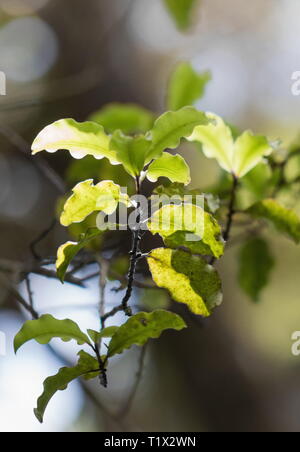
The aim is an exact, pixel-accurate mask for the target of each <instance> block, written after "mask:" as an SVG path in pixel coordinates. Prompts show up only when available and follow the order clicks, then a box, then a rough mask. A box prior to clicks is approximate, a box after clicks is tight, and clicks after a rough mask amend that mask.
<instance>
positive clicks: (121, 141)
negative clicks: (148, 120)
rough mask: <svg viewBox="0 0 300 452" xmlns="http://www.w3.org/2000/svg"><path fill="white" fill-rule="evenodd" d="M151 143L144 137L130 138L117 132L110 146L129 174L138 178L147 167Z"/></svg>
mask: <svg viewBox="0 0 300 452" xmlns="http://www.w3.org/2000/svg"><path fill="white" fill-rule="evenodd" d="M150 144H151V143H150V142H149V141H148V140H147V139H146V138H145V137H144V136H137V137H129V136H126V135H123V133H122V132H121V131H120V130H117V131H116V132H115V133H114V134H113V136H112V139H111V143H110V146H111V148H112V149H114V150H115V151H116V153H117V158H118V160H119V162H121V163H122V165H123V166H124V168H125V170H126V171H127V173H128V174H130V175H131V176H133V177H135V176H138V175H139V174H140V173H141V171H142V170H143V168H144V166H145V161H146V156H147V153H148V150H149V147H150Z"/></svg>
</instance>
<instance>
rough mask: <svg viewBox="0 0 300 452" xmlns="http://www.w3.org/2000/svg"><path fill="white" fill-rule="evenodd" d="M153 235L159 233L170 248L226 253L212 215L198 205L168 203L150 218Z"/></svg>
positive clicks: (149, 222)
mask: <svg viewBox="0 0 300 452" xmlns="http://www.w3.org/2000/svg"><path fill="white" fill-rule="evenodd" d="M148 228H149V230H150V231H151V232H152V234H159V235H160V236H161V237H162V238H163V240H164V242H165V244H166V245H167V246H168V247H170V248H179V247H185V248H188V249H190V250H191V251H192V252H194V253H197V254H204V255H213V256H215V257H216V258H219V257H221V256H222V255H223V253H224V240H223V238H222V235H221V228H220V226H219V224H218V223H217V221H216V220H215V219H214V217H213V216H212V215H210V214H209V213H207V212H205V211H204V210H203V209H202V208H201V207H200V206H197V205H195V204H187V203H185V204H180V205H171V204H169V205H166V206H163V207H162V208H161V209H159V210H157V211H156V212H155V213H154V214H153V215H152V217H151V218H150V220H149V221H148Z"/></svg>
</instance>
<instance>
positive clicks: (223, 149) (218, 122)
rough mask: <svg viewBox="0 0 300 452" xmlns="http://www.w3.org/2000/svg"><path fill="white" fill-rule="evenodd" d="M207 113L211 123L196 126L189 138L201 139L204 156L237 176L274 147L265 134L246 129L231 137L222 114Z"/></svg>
mask: <svg viewBox="0 0 300 452" xmlns="http://www.w3.org/2000/svg"><path fill="white" fill-rule="evenodd" d="M207 116H208V117H209V118H210V119H211V120H214V123H211V124H209V125H207V126H198V127H196V128H195V130H194V132H193V134H192V135H191V136H190V137H188V140H189V141H197V142H200V143H202V148H203V152H204V154H205V155H206V157H208V158H215V159H216V160H217V161H218V163H219V165H220V166H221V168H223V169H224V170H225V171H228V172H229V173H232V174H234V175H235V176H236V177H238V178H241V177H243V176H245V175H246V174H247V173H248V172H249V171H251V170H252V169H253V168H254V167H255V166H256V165H257V164H258V163H260V162H261V161H262V159H263V157H265V156H268V155H270V154H271V152H272V151H273V148H272V146H271V145H270V143H269V142H268V140H267V139H266V138H265V137H264V136H259V135H253V134H252V133H251V132H249V131H246V132H244V133H243V134H242V135H240V136H239V137H238V138H237V139H236V140H235V141H234V139H233V137H232V133H231V129H230V127H228V126H227V125H226V124H225V123H224V121H223V119H222V118H220V117H219V116H217V115H215V114H213V113H207Z"/></svg>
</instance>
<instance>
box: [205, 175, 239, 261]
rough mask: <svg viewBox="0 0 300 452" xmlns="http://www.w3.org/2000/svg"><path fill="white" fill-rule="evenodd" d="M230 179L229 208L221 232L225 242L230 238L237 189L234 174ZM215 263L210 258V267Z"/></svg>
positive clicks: (214, 259) (236, 180)
mask: <svg viewBox="0 0 300 452" xmlns="http://www.w3.org/2000/svg"><path fill="white" fill-rule="evenodd" d="M232 178H233V183H232V188H231V194H230V201H229V206H228V213H227V222H226V225H225V229H224V232H223V239H224V240H225V242H228V240H229V238H230V233H231V227H232V223H233V217H234V214H235V208H234V207H235V200H236V190H237V187H238V178H237V177H236V176H235V175H234V174H233V175H232ZM215 261H216V258H215V257H212V258H211V259H210V261H209V263H210V265H213V264H214V263H215Z"/></svg>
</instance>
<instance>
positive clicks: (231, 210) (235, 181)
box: [223, 175, 238, 242]
mask: <svg viewBox="0 0 300 452" xmlns="http://www.w3.org/2000/svg"><path fill="white" fill-rule="evenodd" d="M232 177H233V184H232V189H231V195H230V202H229V206H228V214H227V223H226V227H225V231H224V233H223V238H224V240H225V242H227V241H228V240H229V237H230V232H231V227H232V221H233V216H234V214H235V210H234V205H235V200H236V189H237V187H238V178H237V177H236V176H235V175H233V176H232Z"/></svg>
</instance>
